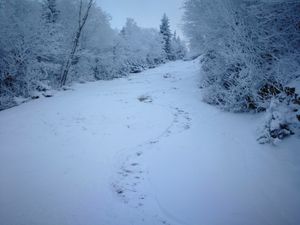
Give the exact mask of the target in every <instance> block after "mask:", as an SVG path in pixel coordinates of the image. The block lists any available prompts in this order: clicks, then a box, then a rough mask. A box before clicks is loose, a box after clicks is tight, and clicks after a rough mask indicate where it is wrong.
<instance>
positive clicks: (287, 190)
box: [0, 60, 300, 225]
mask: <svg viewBox="0 0 300 225" xmlns="http://www.w3.org/2000/svg"><path fill="white" fill-rule="evenodd" d="M200 78H201V75H200V74H199V62H198V61H197V60H196V61H190V62H182V61H178V62H172V63H168V64H166V65H162V66H160V67H158V68H155V69H151V70H148V71H145V72H143V73H140V74H136V75H131V76H129V77H127V78H122V79H116V80H113V81H99V82H94V83H86V84H80V85H75V86H74V90H71V91H65V92H59V93H57V94H56V95H55V96H54V97H53V98H43V99H39V100H36V101H32V102H29V103H26V104H23V105H21V106H18V107H15V108H12V109H9V110H5V111H2V112H0V224H1V225H2V224H3V225H143V224H145V225H160V224H167V225H268V224H270V225H298V224H300V213H299V210H300V151H299V149H300V141H299V139H297V138H295V137H294V138H291V139H289V140H286V141H285V142H283V143H281V144H280V145H279V146H276V147H274V146H269V145H259V144H258V143H257V142H256V129H257V127H258V126H259V124H260V122H261V119H262V118H261V117H262V116H263V115H244V114H231V113H226V112H221V111H220V110H218V109H216V108H215V107H212V106H209V105H207V104H205V103H203V102H201V92H200V89H199V88H198V86H197V84H198V83H199V79H200Z"/></svg>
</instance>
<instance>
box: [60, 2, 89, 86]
mask: <svg viewBox="0 0 300 225" xmlns="http://www.w3.org/2000/svg"><path fill="white" fill-rule="evenodd" d="M93 2H94V0H89V3H88V7H87V10H86V12H85V14H84V16H83V18H81V13H82V0H81V1H80V7H79V20H78V30H77V32H76V34H75V38H74V41H73V45H72V49H71V52H70V54H69V56H68V58H67V59H66V61H65V63H64V66H63V69H62V72H61V81H60V87H62V86H64V85H65V84H66V82H67V77H68V73H69V70H70V68H71V65H72V62H73V59H74V55H75V53H76V50H77V47H78V44H79V40H80V36H81V32H82V29H83V28H84V25H85V24H86V21H87V19H88V17H89V12H90V9H91V7H92V5H93Z"/></svg>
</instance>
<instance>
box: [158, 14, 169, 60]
mask: <svg viewBox="0 0 300 225" xmlns="http://www.w3.org/2000/svg"><path fill="white" fill-rule="evenodd" d="M160 33H161V35H162V37H163V44H164V47H163V49H164V51H165V53H166V56H167V59H169V60H172V46H171V38H172V34H171V30H170V22H169V18H168V17H167V15H166V14H164V15H163V18H162V20H161V25H160Z"/></svg>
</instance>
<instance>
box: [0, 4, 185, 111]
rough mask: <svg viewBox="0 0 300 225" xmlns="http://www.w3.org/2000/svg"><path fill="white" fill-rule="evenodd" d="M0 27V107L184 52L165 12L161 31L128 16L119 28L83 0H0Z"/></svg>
mask: <svg viewBox="0 0 300 225" xmlns="http://www.w3.org/2000/svg"><path fill="white" fill-rule="evenodd" d="M0 28H1V29H0V32H1V34H0V110H1V109H6V108H9V107H12V106H15V105H17V104H18V103H19V102H22V101H26V100H28V99H30V98H33V99H35V98H39V96H40V95H46V96H48V95H51V94H50V90H53V89H59V88H62V87H63V86H65V85H66V84H70V83H74V82H75V83H76V82H85V81H95V80H109V79H114V78H118V77H122V76H126V75H128V74H129V73H137V72H141V71H143V70H145V69H147V68H151V67H155V66H157V65H159V64H162V63H164V62H166V61H167V60H177V59H182V58H183V57H184V56H185V53H186V47H185V45H184V43H183V42H182V41H181V40H180V38H179V36H177V35H176V32H174V34H173V33H171V30H170V28H169V19H168V18H167V16H166V15H164V17H163V19H162V24H161V29H160V30H159V29H154V28H153V29H152V28H141V27H139V26H138V25H137V23H136V22H135V21H134V20H133V19H131V18H129V19H127V21H126V23H125V25H124V27H123V28H122V29H121V30H120V31H119V30H114V29H112V28H111V25H110V16H109V15H108V14H107V13H106V12H104V11H103V10H102V9H101V8H100V7H99V6H97V5H96V4H95V2H94V1H87V0H84V1H79V0H45V1H37V0H22V1H20V0H1V1H0Z"/></svg>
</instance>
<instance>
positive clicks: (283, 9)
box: [184, 0, 300, 127]
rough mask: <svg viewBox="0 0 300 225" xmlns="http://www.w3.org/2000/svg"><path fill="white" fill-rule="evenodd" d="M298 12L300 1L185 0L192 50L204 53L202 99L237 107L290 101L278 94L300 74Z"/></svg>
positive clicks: (258, 107)
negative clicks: (283, 99)
mask: <svg viewBox="0 0 300 225" xmlns="http://www.w3.org/2000/svg"><path fill="white" fill-rule="evenodd" d="M299 12H300V2H299V1H297V0H288V1H286V0H256V1H252V0H186V2H185V15H184V20H185V32H186V34H187V36H188V37H189V40H190V48H191V50H192V51H193V53H192V54H193V55H202V60H201V63H202V75H203V76H202V80H201V88H202V90H203V99H204V101H206V102H208V103H210V104H214V105H218V106H219V107H220V108H222V109H224V110H228V111H233V112H248V111H255V112H257V111H265V110H267V109H268V108H269V107H270V109H269V110H268V111H269V112H270V111H274V110H272V109H271V108H274V104H275V103H274V102H276V101H280V102H281V104H283V105H284V104H287V102H286V101H284V102H285V103H284V102H282V101H281V100H279V99H280V98H282V97H280V96H281V95H283V94H284V93H285V90H286V88H288V87H289V86H288V84H289V83H290V82H291V81H293V80H295V79H296V78H297V77H299V76H300V13H299ZM274 99H275V100H274ZM271 101H272V104H271V106H270V103H271ZM275 105H278V104H275ZM276 107H277V106H276ZM276 107H275V108H276ZM278 107H279V106H278ZM271 114H272V113H271ZM294 119H295V116H294ZM281 125H283V124H281ZM286 125H287V124H286ZM286 125H283V127H284V126H286Z"/></svg>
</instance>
